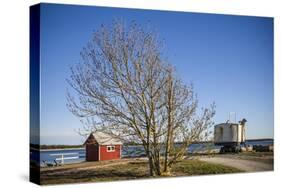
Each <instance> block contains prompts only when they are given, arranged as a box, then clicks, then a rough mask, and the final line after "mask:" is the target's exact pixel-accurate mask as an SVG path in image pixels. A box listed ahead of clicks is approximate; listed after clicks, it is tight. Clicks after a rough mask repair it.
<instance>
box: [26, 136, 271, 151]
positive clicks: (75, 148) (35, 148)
mask: <svg viewBox="0 0 281 188" xmlns="http://www.w3.org/2000/svg"><path fill="white" fill-rule="evenodd" d="M246 141H251V142H253V141H274V139H273V138H261V139H247V140H246ZM211 142H212V141H205V142H194V143H192V144H200V143H211ZM137 145H139V144H132V145H126V146H137ZM65 146H66V148H63V147H58V148H44V149H39V147H34V146H31V147H30V149H32V150H40V151H59V150H65V151H67V150H70V151H71V150H77V149H84V147H81V146H80V145H77V146H79V147H70V148H68V147H67V145H65ZM45 147H56V145H45Z"/></svg>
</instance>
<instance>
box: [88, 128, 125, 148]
mask: <svg viewBox="0 0 281 188" xmlns="http://www.w3.org/2000/svg"><path fill="white" fill-rule="evenodd" d="M92 138H94V140H95V141H96V142H97V143H98V144H99V145H122V142H121V140H120V139H118V138H116V137H114V136H111V135H109V134H106V133H103V132H100V131H96V132H93V133H91V134H90V135H89V137H88V138H87V140H86V141H85V143H84V144H83V145H85V144H86V143H87V141H88V140H90V139H92Z"/></svg>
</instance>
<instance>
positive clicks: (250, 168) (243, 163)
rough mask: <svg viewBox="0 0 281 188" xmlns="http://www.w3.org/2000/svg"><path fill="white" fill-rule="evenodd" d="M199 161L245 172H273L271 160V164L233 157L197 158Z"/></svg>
mask: <svg viewBox="0 0 281 188" xmlns="http://www.w3.org/2000/svg"><path fill="white" fill-rule="evenodd" d="M197 159H199V160H201V161H206V162H210V163H216V164H222V165H225V166H231V167H235V168H238V169H240V170H243V171H246V172H258V171H271V170H273V158H272V163H269V162H263V161H262V160H260V161H259V160H249V159H241V158H237V157H236V156H235V155H233V157H231V155H225V156H224V155H221V156H213V157H206V156H202V157H197Z"/></svg>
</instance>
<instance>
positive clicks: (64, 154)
mask: <svg viewBox="0 0 281 188" xmlns="http://www.w3.org/2000/svg"><path fill="white" fill-rule="evenodd" d="M68 155H77V156H73V157H65V156H68ZM50 156H60V157H58V158H56V159H55V160H56V161H60V163H61V164H64V161H65V160H69V159H79V153H55V154H50Z"/></svg>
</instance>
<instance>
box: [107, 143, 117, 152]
mask: <svg viewBox="0 0 281 188" xmlns="http://www.w3.org/2000/svg"><path fill="white" fill-rule="evenodd" d="M109 147H113V148H114V150H108V148H109ZM106 151H107V152H115V145H109V146H106Z"/></svg>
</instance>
